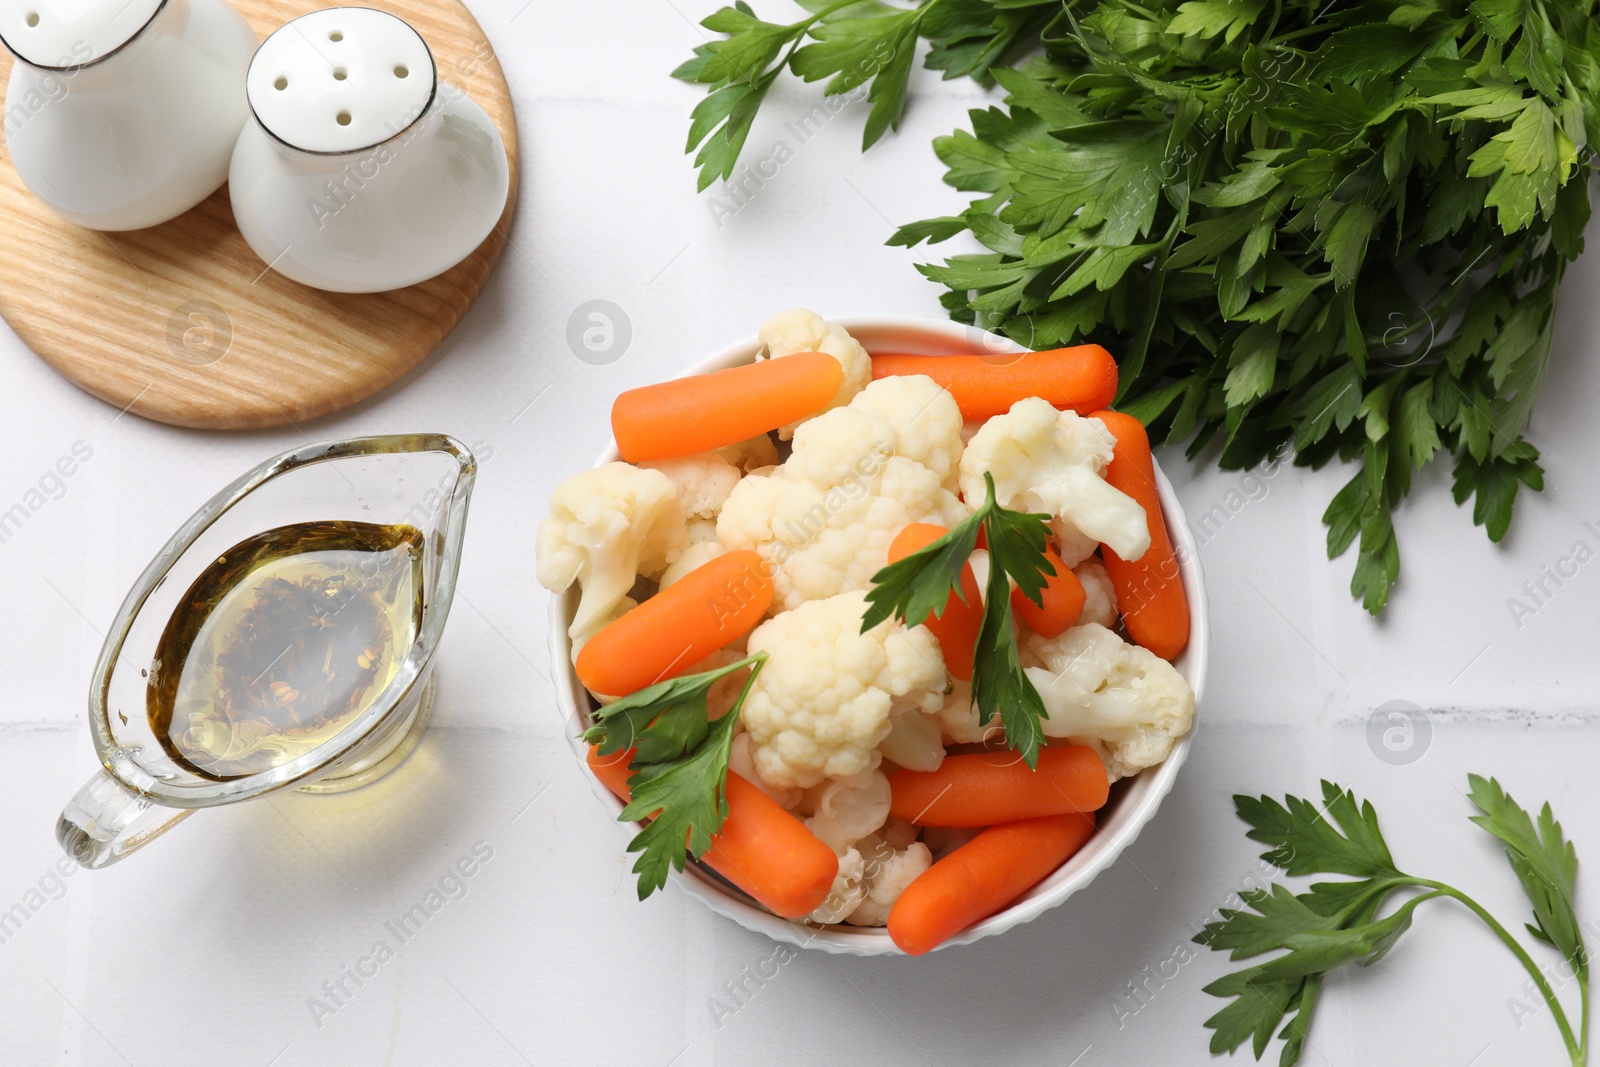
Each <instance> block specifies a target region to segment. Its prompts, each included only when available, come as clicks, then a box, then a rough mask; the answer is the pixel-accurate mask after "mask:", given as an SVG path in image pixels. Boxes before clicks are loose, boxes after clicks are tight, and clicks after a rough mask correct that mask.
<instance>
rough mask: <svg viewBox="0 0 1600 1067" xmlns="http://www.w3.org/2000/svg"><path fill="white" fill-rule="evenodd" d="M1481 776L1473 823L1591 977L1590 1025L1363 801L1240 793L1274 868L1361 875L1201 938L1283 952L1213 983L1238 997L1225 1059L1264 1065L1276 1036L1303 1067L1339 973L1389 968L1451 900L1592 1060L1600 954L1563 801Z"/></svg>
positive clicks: (1327, 788)
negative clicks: (1570, 1012)
mask: <svg viewBox="0 0 1600 1067" xmlns="http://www.w3.org/2000/svg"><path fill="white" fill-rule="evenodd" d="M1467 781H1468V784H1469V785H1470V787H1471V792H1470V793H1469V795H1468V799H1469V800H1471V802H1472V804H1473V806H1474V807H1476V808H1477V809H1478V812H1479V814H1477V815H1474V816H1472V817H1471V821H1472V822H1473V823H1475V824H1477V825H1478V826H1480V827H1482V828H1483V829H1484V830H1486V831H1488V832H1489V833H1491V834H1493V835H1494V836H1495V837H1497V838H1499V839H1500V841H1501V842H1502V843H1503V844H1504V845H1505V850H1506V857H1507V859H1508V860H1509V861H1510V863H1511V869H1512V870H1513V871H1514V872H1515V873H1516V875H1517V879H1518V880H1519V881H1520V882H1521V883H1522V888H1523V892H1524V893H1525V894H1526V895H1527V897H1528V900H1529V901H1530V903H1531V904H1532V906H1533V922H1532V923H1530V924H1528V926H1527V929H1528V931H1529V932H1530V933H1531V934H1532V935H1533V937H1534V938H1536V939H1537V940H1538V941H1540V942H1542V943H1543V944H1545V945H1547V946H1549V947H1550V948H1553V949H1554V950H1555V951H1557V952H1559V953H1560V954H1561V956H1562V958H1563V960H1564V961H1565V964H1566V967H1568V968H1570V969H1571V973H1572V974H1573V976H1574V977H1575V978H1576V980H1577V983H1578V990H1579V998H1580V1004H1581V1015H1580V1018H1579V1025H1578V1027H1577V1029H1576V1030H1574V1028H1573V1026H1572V1025H1571V1023H1570V1021H1569V1019H1568V1016H1567V1013H1566V1010H1565V1009H1564V1008H1563V1007H1562V1005H1561V1002H1560V1001H1559V1000H1558V999H1557V998H1556V995H1555V990H1554V989H1552V988H1551V985H1550V982H1549V979H1548V978H1547V977H1546V970H1541V969H1540V967H1539V966H1538V964H1536V963H1535V962H1534V960H1533V958H1532V957H1531V956H1530V955H1529V954H1528V951H1527V950H1526V949H1525V948H1524V947H1523V946H1522V944H1521V943H1520V942H1519V941H1518V940H1517V939H1516V938H1515V937H1513V936H1512V935H1511V934H1510V932H1509V931H1507V930H1506V928H1505V927H1504V926H1502V925H1501V924H1500V923H1499V921H1498V920H1496V919H1495V918H1494V917H1493V916H1492V915H1490V914H1489V912H1488V911H1487V910H1485V909H1484V907H1483V906H1482V905H1481V904H1479V903H1478V902H1477V901H1475V900H1473V899H1472V898H1471V897H1469V896H1467V895H1466V894H1465V893H1463V892H1461V891H1460V890H1459V889H1456V888H1454V887H1452V886H1449V885H1446V884H1444V883H1443V882H1437V881H1434V880H1432V879H1428V878H1417V877H1414V876H1412V875H1409V874H1405V873H1403V872H1402V871H1401V870H1400V869H1399V868H1398V867H1397V866H1395V862H1394V859H1393V857H1392V856H1391V855H1390V853H1389V847H1388V845H1387V844H1386V843H1385V842H1384V839H1383V833H1382V831H1381V830H1380V829H1379V827H1378V816H1377V813H1376V812H1375V811H1374V810H1373V807H1372V805H1371V803H1359V802H1358V801H1357V800H1356V797H1355V794H1353V793H1351V792H1350V791H1349V790H1346V789H1343V788H1341V787H1339V786H1336V785H1333V784H1332V783H1330V782H1323V783H1322V804H1321V805H1320V807H1319V806H1318V805H1316V804H1314V803H1313V802H1311V801H1309V800H1304V799H1301V798H1299V797H1294V796H1290V797H1285V798H1284V802H1283V803H1281V804H1280V803H1278V802H1277V801H1276V800H1273V799H1271V798H1268V797H1248V796H1236V797H1234V798H1233V799H1234V806H1235V809H1236V810H1237V812H1238V814H1239V817H1240V818H1241V819H1243V820H1244V821H1245V822H1246V823H1248V824H1249V826H1250V831H1249V834H1248V836H1249V837H1250V838H1251V839H1252V840H1255V841H1260V842H1262V843H1264V844H1266V845H1269V846H1271V847H1270V848H1269V849H1268V851H1266V852H1264V853H1262V856H1261V858H1262V859H1264V860H1266V861H1267V862H1269V863H1272V864H1274V865H1275V866H1277V867H1279V868H1281V869H1282V870H1283V871H1284V872H1285V873H1286V874H1289V875H1297V876H1298V875H1314V874H1341V875H1348V876H1350V877H1351V878H1353V879H1354V880H1353V881H1338V882H1317V883H1315V884H1313V885H1312V886H1311V887H1310V889H1309V890H1308V891H1306V892H1303V893H1299V894H1296V893H1294V892H1292V891H1291V890H1290V889H1289V888H1288V887H1287V886H1285V885H1283V884H1282V883H1274V884H1273V885H1272V886H1271V888H1270V889H1258V890H1250V891H1248V892H1245V893H1241V894H1240V897H1241V898H1242V900H1243V901H1244V903H1245V905H1246V907H1245V908H1242V909H1238V910H1232V909H1222V910H1221V911H1220V912H1219V914H1220V916H1221V918H1220V919H1219V920H1218V921H1216V922H1212V923H1208V924H1207V925H1206V927H1205V929H1204V930H1203V931H1202V932H1201V933H1200V934H1199V935H1197V936H1196V937H1195V941H1197V942H1199V943H1200V944H1202V945H1208V946H1210V947H1211V948H1213V949H1215V950H1217V951H1226V952H1228V953H1229V958H1230V959H1234V960H1239V959H1248V958H1253V957H1256V956H1260V955H1263V954H1265V953H1268V952H1275V951H1278V952H1280V953H1281V954H1279V955H1276V956H1274V957H1273V958H1271V959H1269V960H1267V961H1266V962H1264V963H1256V964H1253V965H1251V966H1249V967H1245V968H1243V969H1241V970H1238V971H1235V972H1233V973H1231V974H1228V975H1225V976H1224V977H1222V978H1219V979H1217V980H1216V981H1215V982H1212V983H1211V984H1210V985H1208V986H1206V992H1207V993H1210V994H1212V995H1213V996H1217V997H1227V998H1232V1003H1230V1004H1229V1005H1228V1006H1227V1007H1225V1008H1223V1009H1222V1010H1221V1011H1219V1012H1217V1013H1216V1014H1215V1015H1213V1016H1212V1017H1211V1018H1210V1019H1208V1020H1206V1026H1207V1028H1209V1029H1210V1030H1212V1031H1213V1033H1212V1035H1211V1051H1212V1052H1213V1053H1218V1052H1232V1051H1234V1050H1235V1049H1237V1048H1238V1047H1239V1046H1240V1045H1242V1044H1245V1043H1246V1042H1249V1044H1250V1047H1251V1049H1252V1051H1253V1052H1254V1053H1255V1056H1256V1058H1257V1059H1260V1058H1261V1056H1262V1054H1263V1053H1264V1052H1265V1051H1266V1048H1267V1046H1268V1045H1269V1044H1270V1043H1271V1041H1272V1039H1273V1036H1274V1034H1276V1036H1277V1037H1278V1038H1279V1039H1280V1040H1282V1041H1283V1049H1282V1052H1281V1054H1280V1057H1279V1061H1278V1062H1279V1064H1280V1067H1292V1065H1293V1064H1295V1063H1298V1062H1299V1060H1300V1056H1301V1053H1302V1051H1303V1050H1304V1046H1305V1042H1306V1035H1307V1032H1308V1031H1309V1029H1310V1026H1311V1020H1312V1016H1313V1015H1314V1014H1315V1012H1316V1007H1317V1000H1318V997H1319V995H1320V994H1321V991H1322V986H1323V982H1324V979H1325V978H1326V976H1327V974H1328V972H1330V971H1332V970H1334V969H1335V968H1338V967H1341V966H1343V965H1345V964H1348V963H1356V962H1359V963H1361V964H1363V965H1367V964H1372V963H1375V962H1377V961H1378V960H1379V959H1382V958H1383V956H1384V954H1385V953H1387V952H1388V951H1389V950H1390V949H1391V948H1393V947H1394V944H1395V942H1396V941H1397V940H1398V939H1399V938H1400V936H1401V935H1402V934H1404V933H1405V932H1406V930H1408V929H1409V928H1410V926H1411V922H1412V918H1413V916H1414V914H1415V912H1416V911H1417V909H1418V908H1419V907H1420V906H1421V905H1422V904H1424V903H1426V902H1428V901H1430V900H1438V899H1443V898H1448V899H1452V900H1455V901H1456V902H1457V903H1459V904H1462V905H1463V906H1465V907H1466V908H1467V909H1468V910H1469V911H1471V912H1472V913H1473V914H1474V915H1476V916H1477V917H1478V918H1479V919H1481V920H1483V922H1484V923H1485V924H1486V925H1487V926H1488V927H1489V929H1490V930H1492V931H1493V932H1494V934H1495V936H1496V937H1498V938H1499V939H1500V940H1501V941H1502V942H1503V943H1504V944H1505V945H1506V947H1507V948H1509V949H1510V950H1511V952H1512V953H1513V954H1514V955H1515V956H1516V957H1517V961H1518V962H1519V963H1521V964H1522V966H1523V968H1524V969H1526V970H1527V972H1528V974H1529V976H1530V977H1531V978H1532V980H1533V985H1534V987H1535V988H1536V989H1538V991H1539V994H1540V996H1541V997H1542V998H1543V999H1544V1001H1545V1003H1546V1005H1548V1007H1549V1009H1550V1014H1551V1017H1552V1018H1553V1019H1554V1020H1555V1024H1556V1028H1557V1030H1558V1031H1559V1032H1560V1035H1561V1040H1562V1042H1563V1043H1564V1044H1565V1046H1566V1049H1567V1053H1568V1055H1569V1056H1570V1058H1571V1060H1572V1063H1573V1064H1574V1065H1582V1064H1584V1063H1585V1062H1586V1061H1587V1058H1588V1043H1587V1037H1586V1035H1587V1033H1588V1015H1589V955H1588V950H1587V948H1586V947H1585V945H1584V942H1583V933H1582V931H1581V929H1580V927H1579V924H1578V916H1577V908H1576V892H1575V888H1576V884H1577V875H1578V858H1577V853H1576V851H1575V850H1574V849H1573V847H1572V845H1571V844H1570V843H1569V842H1568V841H1567V840H1566V838H1565V837H1564V836H1563V834H1562V831H1561V825H1560V824H1559V823H1558V822H1556V820H1555V816H1554V814H1553V813H1552V812H1551V810H1550V805H1549V804H1546V805H1545V806H1544V808H1543V809H1541V811H1540V812H1539V816H1538V818H1537V819H1535V818H1534V817H1532V816H1531V815H1529V814H1528V812H1527V811H1525V810H1524V809H1523V808H1521V807H1519V806H1518V805H1517V803H1516V801H1514V800H1512V799H1511V797H1510V796H1509V795H1508V794H1507V793H1506V792H1505V790H1504V789H1502V788H1501V786H1500V783H1499V782H1497V781H1495V780H1494V779H1492V778H1490V779H1485V778H1482V777H1480V776H1478V775H1476V774H1473V775H1468V778H1467ZM1408 890H1421V891H1422V892H1420V893H1415V894H1414V895H1411V896H1409V897H1408V898H1407V899H1406V900H1405V901H1404V902H1403V903H1401V904H1400V906H1399V907H1397V908H1396V909H1395V910H1393V911H1392V912H1390V913H1389V914H1387V915H1385V916H1383V917H1382V918H1379V917H1378V914H1379V912H1380V911H1381V910H1382V909H1383V905H1384V904H1385V903H1386V902H1387V901H1388V900H1389V898H1390V897H1391V896H1393V895H1395V894H1397V893H1402V892H1405V891H1408ZM1285 1019H1287V1020H1288V1021H1287V1023H1285ZM1280 1024H1282V1029H1281V1030H1279V1026H1280Z"/></svg>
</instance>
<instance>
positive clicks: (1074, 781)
mask: <svg viewBox="0 0 1600 1067" xmlns="http://www.w3.org/2000/svg"><path fill="white" fill-rule="evenodd" d="M1109 790H1110V785H1109V784H1108V783H1107V780H1106V769H1105V765H1104V764H1103V763H1101V762H1100V757H1099V756H1097V755H1095V752H1094V750H1093V749H1092V748H1089V747H1088V746H1086V745H1066V746H1063V747H1061V748H1046V749H1043V750H1041V751H1040V753H1039V766H1038V768H1037V769H1030V768H1029V767H1028V765H1027V764H1026V763H1024V762H1022V757H1020V756H1018V755H1017V754H1016V753H1015V752H1010V751H1006V752H975V753H972V754H971V755H966V756H946V757H945V758H944V762H943V763H941V764H940V765H939V769H938V770H936V771H907V770H899V771H895V772H894V773H893V774H891V775H889V794H890V799H889V814H890V815H891V816H892V817H894V818H896V819H903V820H905V821H906V822H909V823H915V824H916V825H918V826H993V825H994V824H995V823H1002V822H1012V821H1014V820H1016V819H1032V818H1035V817H1037V816H1041V815H1062V814H1065V813H1067V812H1072V811H1098V810H1099V809H1100V808H1102V807H1104V806H1105V802H1106V796H1107V793H1108V791H1109Z"/></svg>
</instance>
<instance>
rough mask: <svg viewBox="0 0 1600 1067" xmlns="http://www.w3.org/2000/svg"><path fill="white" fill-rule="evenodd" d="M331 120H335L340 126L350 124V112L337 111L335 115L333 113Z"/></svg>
mask: <svg viewBox="0 0 1600 1067" xmlns="http://www.w3.org/2000/svg"><path fill="white" fill-rule="evenodd" d="M333 121H335V122H337V123H338V124H339V125H341V126H348V125H350V112H348V111H341V112H339V113H338V114H337V115H335V116H334V117H333Z"/></svg>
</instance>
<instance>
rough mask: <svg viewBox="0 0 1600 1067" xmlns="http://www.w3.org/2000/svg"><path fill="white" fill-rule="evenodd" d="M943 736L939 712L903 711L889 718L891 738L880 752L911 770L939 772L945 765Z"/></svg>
mask: <svg viewBox="0 0 1600 1067" xmlns="http://www.w3.org/2000/svg"><path fill="white" fill-rule="evenodd" d="M946 703H948V700H947V701H946ZM940 710H941V711H942V710H943V708H942V707H941V709H940ZM943 735H944V729H943V726H942V724H941V722H940V719H939V716H938V714H937V713H936V714H933V715H929V714H928V713H927V712H925V711H921V710H916V709H913V710H910V711H902V712H900V713H899V714H898V715H891V716H890V717H889V736H888V737H885V738H884V739H883V743H882V744H881V745H879V746H878V753H879V755H881V756H883V758H884V759H886V760H888V761H889V762H890V763H893V764H895V765H896V766H898V767H904V768H905V769H906V770H908V771H936V770H938V769H939V765H940V764H942V763H944V736H943Z"/></svg>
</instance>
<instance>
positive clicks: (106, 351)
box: [0, 0, 519, 430]
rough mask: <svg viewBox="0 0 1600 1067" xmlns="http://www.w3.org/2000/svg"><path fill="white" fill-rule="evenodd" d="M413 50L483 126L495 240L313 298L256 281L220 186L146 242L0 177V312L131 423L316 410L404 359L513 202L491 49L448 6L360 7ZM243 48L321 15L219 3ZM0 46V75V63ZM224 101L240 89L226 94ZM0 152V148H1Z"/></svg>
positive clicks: (513, 148)
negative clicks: (75, 217)
mask: <svg viewBox="0 0 1600 1067" xmlns="http://www.w3.org/2000/svg"><path fill="white" fill-rule="evenodd" d="M360 2H361V4H362V5H363V6H367V7H375V8H379V9H381V10H384V11H390V12H393V13H394V14H396V15H398V16H399V17H401V18H403V19H405V20H406V21H407V22H409V23H410V24H411V25H412V26H414V27H415V28H416V30H417V32H418V33H420V34H422V36H423V38H424V39H425V40H426V41H427V42H428V46H429V47H430V48H431V49H432V50H433V55H434V59H435V61H436V62H437V64H438V68H439V78H440V80H441V81H444V82H449V83H450V84H452V85H454V86H456V87H457V88H460V89H463V90H465V91H466V92H467V93H468V94H470V95H471V96H472V98H473V99H474V100H476V101H477V102H478V103H479V104H480V105H482V107H483V108H484V110H485V111H487V112H488V113H489V116H490V118H492V119H493V120H494V122H495V125H496V126H498V127H499V129H500V136H501V137H502V138H503V139H504V140H505V145H506V152H507V154H508V155H509V156H510V159H511V192H510V196H509V197H508V198H507V200H506V208H505V212H504V213H503V214H502V215H501V216H500V221H499V222H498V224H496V226H495V228H494V231H493V232H492V233H491V234H490V235H489V237H488V238H487V239H486V240H485V241H484V242H483V244H482V245H480V246H479V247H478V249H477V251H475V252H473V254H472V255H471V256H469V257H468V258H467V259H466V260H465V261H463V262H461V263H459V264H457V265H456V266H455V267H453V268H451V269H450V270H448V271H446V272H445V273H444V274H441V275H439V276H438V277H436V278H432V279H429V280H428V281H426V282H423V283H421V284H419V285H413V286H410V287H409V288H406V289H398V290H395V291H393V292H388V293H375V294H348V293H325V292H322V291H321V290H318V289H311V288H308V287H306V286H303V285H300V284H299V283H297V282H292V281H290V280H289V279H287V278H285V277H284V276H283V275H281V274H278V273H277V272H276V271H269V270H267V269H266V264H265V263H263V262H262V261H261V260H260V259H259V258H258V257H257V256H256V254H255V253H254V252H252V251H251V250H250V246H249V245H247V244H245V242H244V238H243V237H241V236H240V235H239V231H238V230H237V229H236V228H235V226H234V223H233V211H232V209H231V207H230V206H229V202H228V190H227V187H226V186H224V187H223V188H222V189H219V190H218V191H217V192H215V193H213V194H212V195H211V197H210V198H209V199H207V200H206V201H205V202H204V203H202V204H200V205H199V206H198V207H196V208H195V209H194V210H192V211H190V212H188V213H187V214H185V215H182V216H180V217H178V218H176V219H173V220H172V221H171V222H166V223H163V224H162V225H160V226H153V227H151V228H150V229H147V230H135V231H129V232H124V233H101V232H99V231H96V230H90V229H84V228H82V227H79V226H75V225H73V224H72V223H69V222H67V221H65V220H63V219H62V218H60V217H59V216H58V215H56V214H55V213H54V212H52V211H51V210H50V209H49V208H47V207H46V206H45V205H44V204H43V203H42V202H41V201H39V200H38V199H37V198H35V197H34V196H33V194H32V193H30V192H29V191H28V190H27V188H26V187H25V186H23V184H22V181H21V179H20V178H19V177H18V176H17V171H16V168H15V167H13V166H12V165H11V159H10V154H9V153H4V155H5V159H4V163H3V165H0V217H4V218H5V220H6V235H5V240H4V241H0V314H3V315H4V316H5V318H6V321H7V322H9V323H10V324H11V327H12V329H14V330H16V332H17V336H19V337H21V338H22V340H23V341H24V342H25V343H26V344H27V345H28V346H29V347H31V348H32V349H33V350H34V351H35V352H37V353H38V354H39V355H40V356H41V357H42V358H43V359H44V360H45V361H46V362H47V363H49V364H50V365H51V366H52V367H54V368H55V369H56V370H57V371H59V372H60V373H61V374H62V375H64V376H65V377H66V378H67V379H68V380H70V381H72V382H73V383H74V384H76V385H78V386H80V387H81V388H83V389H84V390H86V391H88V392H90V393H92V394H94V395H95V396H97V397H99V398H100V399H101V400H104V401H105V402H106V403H108V404H113V405H115V406H116V407H118V408H120V409H124V410H127V411H131V412H132V413H133V414H135V415H142V416H144V417H145V418H148V419H155V420H157V421H160V422H166V423H171V424H173V425H176V426H193V427H198V428H202V429H224V430H239V429H255V428H258V427H263V426H282V425H285V424H289V423H299V422H302V421H304V420H307V419H313V418H316V417H317V416H319V415H326V414H328V413H329V412H332V411H338V410H339V409H340V408H343V407H347V406H349V405H350V404H353V403H355V402H356V401H358V400H361V399H363V398H365V397H367V396H370V395H371V394H373V393H375V392H377V391H378V390H379V389H382V388H383V387H384V386H386V385H388V384H389V383H391V382H393V381H395V380H396V379H397V378H399V377H400V376H401V375H403V374H405V373H406V372H407V371H409V370H410V369H411V368H412V367H414V366H416V365H417V364H418V363H420V362H421V361H422V360H423V359H424V358H426V357H427V355H428V354H429V353H430V352H432V351H433V350H434V349H435V348H436V347H438V345H439V342H440V341H442V340H444V338H445V335H446V334H448V333H449V332H450V331H451V330H452V329H454V328H455V325H456V323H458V322H460V321H461V317H462V316H463V315H465V314H466V313H467V309H468V308H469V307H471V306H472V302H473V301H474V300H476V299H477V297H478V293H479V292H480V291H482V289H483V286H484V283H485V282H486V281H487V280H488V278H489V274H490V272H491V271H493V270H494V267H495V264H496V263H497V262H499V260H500V253H501V252H502V251H503V250H504V248H505V244H506V240H507V234H508V231H509V230H510V226H511V217H512V215H513V213H514V212H515V211H516V203H517V177H518V169H519V168H518V161H517V127H516V117H515V115H514V113H513V111H512V106H511V91H510V88H509V87H508V86H507V85H506V80H505V74H504V73H503V72H502V71H501V69H500V64H499V61H498V60H497V59H496V58H495V55H494V49H493V48H492V47H491V46H490V44H489V41H488V39H487V38H486V37H485V36H484V33H483V31H482V30H481V29H479V28H478V23H477V21H476V20H475V19H473V17H472V15H471V13H470V12H468V11H467V9H466V8H465V7H464V6H462V4H461V3H460V0H360ZM234 4H235V6H236V7H237V8H238V9H239V10H240V11H241V12H242V13H243V14H244V16H245V18H247V19H248V20H249V21H250V25H251V26H253V27H254V28H255V31H256V34H257V35H258V36H259V37H262V38H265V37H266V35H267V34H269V33H271V32H272V31H273V30H275V29H277V28H278V27H279V26H281V25H283V24H284V23H285V22H287V21H288V20H289V19H292V18H296V17H298V16H300V15H303V14H306V13H307V12H309V11H315V10H318V9H319V8H322V7H327V6H330V5H329V3H326V2H324V3H318V2H316V0H234ZM11 62H12V60H11V56H10V53H8V52H5V51H4V49H0V80H3V79H4V78H6V77H8V76H9V74H10V69H11ZM239 91H240V92H243V91H244V87H243V86H242V85H241V86H240V88H239ZM0 151H3V150H0Z"/></svg>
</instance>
